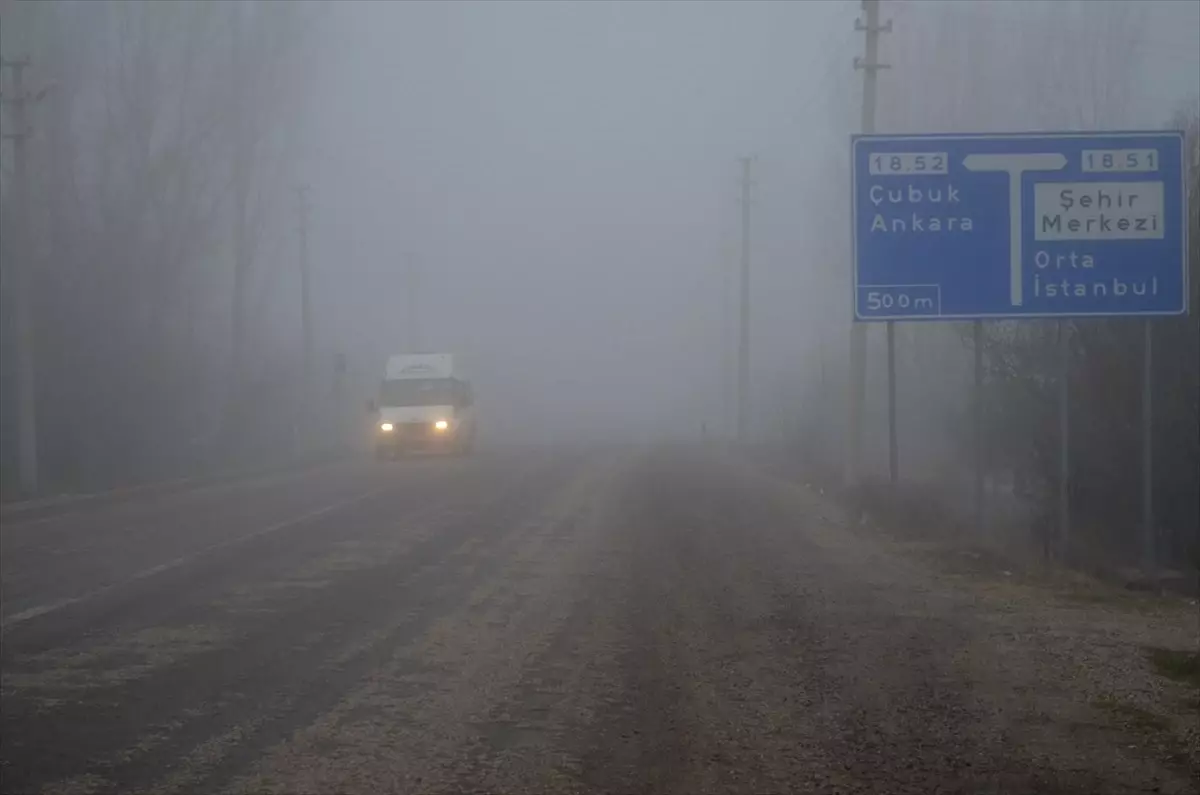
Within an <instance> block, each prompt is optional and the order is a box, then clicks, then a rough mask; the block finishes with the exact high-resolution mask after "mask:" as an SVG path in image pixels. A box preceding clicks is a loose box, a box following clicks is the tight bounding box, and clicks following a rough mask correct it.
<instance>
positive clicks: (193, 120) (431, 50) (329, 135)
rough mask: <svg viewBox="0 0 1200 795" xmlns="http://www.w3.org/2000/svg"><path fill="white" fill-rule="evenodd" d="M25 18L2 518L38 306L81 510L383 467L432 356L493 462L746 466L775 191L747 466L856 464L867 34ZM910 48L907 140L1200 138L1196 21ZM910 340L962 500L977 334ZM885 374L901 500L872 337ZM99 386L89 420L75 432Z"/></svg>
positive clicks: (504, 8) (9, 169) (939, 14)
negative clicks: (209, 473) (549, 455)
mask: <svg viewBox="0 0 1200 795" xmlns="http://www.w3.org/2000/svg"><path fill="white" fill-rule="evenodd" d="M2 8H3V11H2V13H3V14H4V26H3V31H2V36H3V39H2V45H3V51H4V54H5V57H6V58H15V57H18V56H26V55H27V56H28V57H29V58H30V66H29V67H28V68H27V69H26V70H25V73H26V74H25V77H26V85H27V86H31V87H32V88H33V89H36V90H41V91H42V94H43V95H44V96H42V97H41V98H40V99H39V101H38V102H37V103H36V104H32V105H30V110H29V122H30V130H31V132H30V135H29V138H28V157H29V173H30V186H29V190H28V191H27V195H26V196H25V198H26V199H27V201H25V200H22V199H21V196H22V194H21V192H20V189H19V186H18V187H14V182H13V179H12V177H13V176H14V174H15V171H14V169H13V163H14V160H13V158H14V150H13V148H12V147H11V146H8V145H7V144H6V146H5V148H4V155H3V156H4V163H5V171H4V191H3V200H4V223H5V231H6V234H5V235H4V241H3V254H4V257H3V264H4V272H5V274H6V280H5V333H4V334H3V337H4V340H5V342H4V345H5V346H6V347H5V356H4V360H5V364H4V368H3V371H4V390H5V392H4V394H5V401H4V402H5V411H4V423H3V438H4V445H3V447H4V450H5V455H4V471H5V473H6V475H5V482H6V483H8V484H11V483H13V482H14V478H15V475H14V474H13V473H14V472H15V469H16V453H15V447H16V445H15V439H16V435H17V431H16V428H17V419H16V417H17V411H16V408H15V405H16V395H17V387H16V383H17V380H18V378H17V369H18V368H17V366H16V365H15V364H14V363H13V362H14V361H15V356H14V352H15V351H16V342H15V340H16V339H17V336H18V335H17V334H16V333H15V331H16V329H17V327H18V323H17V320H16V316H17V313H16V311H15V307H16V306H18V305H22V306H27V307H31V308H32V309H31V311H32V313H33V321H32V322H33V326H34V328H33V332H32V339H33V350H34V358H35V360H36V364H35V371H36V373H37V388H36V401H35V402H36V405H37V413H38V417H39V421H38V430H37V436H38V442H39V451H40V463H39V468H40V470H41V471H42V473H43V475H44V476H45V477H46V478H47V479H48V480H50V481H52V482H58V483H61V484H72V486H73V487H79V486H81V485H87V484H92V485H95V484H98V483H101V482H108V481H111V480H137V479H144V478H146V477H149V476H151V475H152V474H162V473H163V472H167V471H185V472H186V471H190V470H192V469H195V468H197V467H215V466H219V465H221V464H222V463H223V462H225V463H227V462H228V461H231V460H238V461H241V460H246V459H250V458H271V457H272V456H278V455H291V454H293V453H294V452H295V451H296V449H298V448H303V449H310V448H321V449H325V448H329V449H334V448H339V446H342V445H345V444H348V443H354V444H357V443H359V442H361V441H362V437H363V434H364V433H369V419H368V418H367V416H366V413H365V412H364V404H365V402H366V401H367V400H368V399H369V398H371V397H372V396H373V395H374V393H375V390H376V389H377V386H378V381H379V379H380V376H381V374H382V369H383V365H384V361H385V359H386V357H387V356H388V355H389V354H391V353H400V352H404V351H407V350H412V349H422V350H436V351H451V352H455V353H458V354H462V355H463V356H465V357H466V359H467V361H468V362H469V366H470V372H471V374H472V377H473V380H474V382H475V389H476V394H477V396H478V400H477V405H478V409H479V412H480V417H481V437H482V438H484V439H488V440H490V441H494V442H498V443H500V442H537V443H541V442H555V441H559V442H561V441H595V440H621V441H629V440H651V441H652V440H663V439H698V438H699V437H700V435H701V433H702V430H704V431H707V433H708V434H709V435H710V436H722V435H728V434H729V433H730V431H731V425H732V415H733V406H734V402H735V395H734V389H733V383H734V371H735V370H734V363H735V355H734V354H735V353H736V328H737V325H736V323H737V301H736V298H737V290H736V288H737V267H738V260H739V256H740V235H741V209H742V208H741V204H740V196H741V166H740V162H739V159H740V158H742V157H749V156H753V158H754V160H753V163H752V189H751V195H752V202H751V243H750V261H751V264H750V268H751V273H752V277H751V301H750V304H751V321H750V324H751V356H750V376H751V377H750V393H749V397H748V400H749V417H750V431H751V435H752V436H753V438H754V439H756V440H758V441H769V442H774V443H779V444H786V445H795V446H799V447H802V448H804V449H805V450H806V451H807V453H806V454H809V455H815V456H817V457H819V458H821V459H822V460H823V461H825V462H826V464H828V465H829V466H831V467H836V466H838V465H839V464H838V460H839V458H840V457H841V456H842V453H843V451H844V447H845V433H844V426H845V418H846V414H847V411H846V405H847V401H846V384H847V381H848V372H847V368H846V364H845V362H846V358H847V351H848V348H849V342H848V338H849V333H848V332H849V325H850V323H849V299H848V294H849V289H848V285H849V269H850V262H849V257H850V252H849V234H848V232H849V223H848V218H847V214H848V213H847V208H848V206H849V195H848V184H849V173H848V171H849V160H848V139H849V135H850V134H851V133H853V132H856V131H857V130H858V125H859V103H860V98H861V93H860V85H861V77H862V76H861V73H860V72H857V71H856V70H855V69H854V68H853V59H854V57H855V56H856V55H859V54H861V52H862V44H863V34H862V32H861V31H857V30H856V29H855V20H856V18H858V16H859V15H860V12H861V9H860V7H859V3H856V2H848V1H847V2H794V3H784V2H649V1H647V2H541V1H535V2H335V3H316V2H296V3H253V2H244V3H236V4H235V3H203V2H188V3H184V2H179V3H171V4H158V3H139V2H95V3H91V2H89V3H78V2H66V1H63V2H44V3H21V2H7V3H6V4H5V5H4V6H3V7H2ZM882 13H883V17H884V18H885V19H890V20H891V21H892V22H893V28H892V30H891V32H889V33H887V34H885V35H883V36H882V42H881V49H880V57H881V58H882V59H883V60H884V61H885V62H887V63H888V64H890V66H891V68H890V69H888V70H885V71H883V72H882V73H881V74H880V79H879V108H878V127H879V129H880V131H925V132H928V131H970V130H1002V131H1003V130H1009V131H1011V130H1039V129H1043V130H1044V129H1089V128H1090V129H1096V128H1099V129H1103V128H1114V129H1115V128H1151V129H1158V128H1163V127H1166V126H1170V125H1173V124H1175V123H1176V122H1175V120H1179V122H1178V123H1179V124H1180V125H1182V126H1186V125H1187V124H1188V123H1190V122H1189V121H1188V120H1190V119H1194V117H1195V109H1196V107H1197V103H1198V100H1197V96H1198V95H1200V77H1198V75H1200V56H1198V54H1197V53H1198V47H1197V39H1198V37H1200V4H1198V3H1195V2H1105V3H1086V2H1084V3H1081V2H1032V1H1031V2H1007V1H1006V0H990V1H989V2H976V3H951V2H923V1H920V0H889V1H888V2H884V3H883V12H882ZM238 42H241V44H240V45H239V44H238ZM239 46H240V47H241V49H239ZM5 80H6V86H8V87H9V89H11V87H12V74H11V70H6V77H5ZM7 107H8V106H6V108H7ZM5 117H6V118H5V125H6V126H5V129H6V131H8V130H10V126H9V125H11V123H12V114H11V112H10V111H9V110H7V109H6V111H5ZM302 184H303V185H307V186H308V194H307V195H308V201H309V204H310V207H311V212H310V214H309V216H308V237H309V241H310V258H309V259H310V262H311V270H312V306H313V317H314V325H315V346H316V357H315V360H314V370H313V375H312V378H311V383H309V385H308V387H307V388H306V387H304V385H303V383H304V382H303V381H302V380H300V373H301V372H302V368H301V356H302V348H301V333H300V314H299V306H300V298H299V278H298V267H297V264H298V261H299V258H300V254H299V242H298V241H299V235H298V225H299V223H300V214H299V212H298V208H297V203H296V195H295V189H296V187H297V186H299V185H302ZM22 213H28V215H27V216H23V215H22ZM26 220H27V223H26V222H25V221H26ZM14 230H17V231H14ZM20 230H24V231H26V232H28V234H27V235H20V234H18V232H19V231H20ZM20 261H25V262H27V263H28V265H27V267H28V268H29V270H30V272H32V274H33V276H32V279H33V284H32V286H31V288H30V290H31V291H32V292H31V293H30V294H29V296H27V297H26V298H24V299H21V298H19V297H18V293H17V288H16V287H14V285H16V284H17V283H18V282H17V280H16V276H15V275H13V274H16V273H18V272H19V271H18V269H17V266H16V265H15V264H14V263H16V262H20ZM411 305H415V306H416V307H417V312H416V316H415V317H414V316H413V313H412V312H410V309H409V307H410V306H411ZM997 328H998V329H999V330H998V331H997V332H996V333H997V334H998V335H999V336H997V337H996V339H997V340H1003V339H1007V338H1006V337H1004V334H1006V333H1007V332H1005V331H1004V330H1003V328H1002V327H1000V326H998V327H997ZM1022 328H1025V329H1030V328H1034V326H1024V327H1022ZM898 334H899V348H898V361H899V379H900V384H899V400H900V403H899V406H900V408H899V414H900V417H901V418H902V423H903V430H902V432H901V434H900V436H901V443H902V447H903V459H904V461H905V466H906V467H907V470H906V471H908V472H911V473H913V475H914V476H922V477H925V476H928V477H940V476H941V474H944V473H945V472H946V471H954V470H957V469H961V466H962V462H963V461H964V460H965V459H964V455H966V453H964V444H965V442H964V433H963V428H962V422H963V416H964V415H965V413H966V412H967V410H968V408H967V407H968V406H969V386H970V384H969V378H970V351H969V350H968V349H967V348H966V347H965V346H964V336H963V330H962V329H961V328H958V327H957V326H953V325H950V324H946V325H939V326H936V327H935V326H931V325H923V326H912V325H905V326H901V327H900V329H899V331H898ZM870 340H871V342H870V346H871V348H870V350H871V359H870V362H869V367H868V416H867V430H866V437H865V438H866V440H867V442H866V444H867V447H868V451H867V459H868V465H869V467H870V468H871V469H872V470H873V471H874V472H876V473H878V472H879V471H880V463H881V462H883V463H884V466H886V434H885V433H884V429H885V417H886V404H885V403H884V402H883V399H882V398H883V396H884V395H885V394H886V390H885V388H884V384H883V382H882V380H881V379H882V374H883V372H884V368H883V365H882V358H881V356H882V353H881V348H880V345H881V340H882V334H881V333H879V329H878V328H873V329H871V330H870ZM997 344H1000V343H999V342H998V343H997ZM1005 344H1007V343H1005ZM336 354H344V355H345V356H346V357H347V361H348V373H347V374H345V375H342V374H340V373H338V372H337V370H336V369H335V367H334V364H333V362H334V357H335V355H336ZM1001 358H1002V357H998V358H996V359H995V361H996V362H999V361H1001ZM78 383H87V384H89V385H92V386H91V389H90V397H91V399H89V400H88V401H83V402H82V403H81V402H79V401H74V400H72V399H70V398H69V397H64V396H66V395H69V394H70V391H71V389H73V388H75V386H74V385H77V384H78ZM306 394H307V395H309V398H310V402H311V403H313V404H314V405H310V406H308V408H307V409H305V410H306V411H311V412H313V413H312V414H307V415H305V414H303V413H302V411H301V407H302V404H304V403H305V400H303V399H301V397H299V396H303V395H306ZM1022 411H1024V409H1022ZM1021 416H1022V417H1026V415H1025V414H1022V415H1021ZM1029 416H1032V415H1029ZM1024 421H1025V420H1024V419H1022V420H1021V422H1024ZM1014 422H1015V420H1014ZM998 427H1000V426H998ZM1003 427H1004V428H1005V430H1003V431H997V433H999V434H1000V435H1001V436H1009V437H1011V436H1012V426H1007V425H1006V426H1003ZM1022 427H1025V426H1022ZM1033 427H1034V426H1033V425H1029V426H1028V428H1026V429H1025V430H1023V431H1022V432H1021V433H1023V434H1025V435H1026V436H1030V437H1033V436H1036V435H1037V432H1036V431H1034V430H1032V428H1033ZM298 428H304V429H307V431H308V432H307V433H304V432H299V431H298V430H297V429H298ZM168 429H169V430H168ZM881 445H882V446H881Z"/></svg>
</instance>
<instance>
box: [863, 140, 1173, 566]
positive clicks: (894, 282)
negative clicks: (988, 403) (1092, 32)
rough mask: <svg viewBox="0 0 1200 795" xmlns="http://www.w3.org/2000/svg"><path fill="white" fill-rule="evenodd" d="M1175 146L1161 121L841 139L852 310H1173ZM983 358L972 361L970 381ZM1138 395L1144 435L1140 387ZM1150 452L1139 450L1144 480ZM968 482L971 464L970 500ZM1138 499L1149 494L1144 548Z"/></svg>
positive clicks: (927, 313)
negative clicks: (847, 149) (1137, 128)
mask: <svg viewBox="0 0 1200 795" xmlns="http://www.w3.org/2000/svg"><path fill="white" fill-rule="evenodd" d="M1183 144H1184V136H1183V133H1180V132H1173V131H1171V132H1161V131H1153V132H1111V133H1110V132H1099V133H1049V134H1038V135H1034V134H1024V133H1018V134H997V135H988V134H976V135H856V136H852V138H851V175H852V176H851V181H852V185H851V190H852V199H851V208H852V220H851V223H852V226H853V234H852V244H853V259H854V284H853V295H852V301H853V306H854V318H855V320H856V321H860V322H864V321H865V322H872V321H877V322H890V321H896V320H975V321H979V320H984V319H988V318H1008V319H1016V318H1060V319H1061V318H1078V317H1112V316H1137V317H1142V318H1148V317H1154V316H1169V315H1180V314H1184V313H1186V312H1187V296H1188V274H1187V246H1186V237H1187V227H1186V223H1185V212H1186V203H1187V198H1186V193H1185V186H1184V181H1183V163H1184V156H1183ZM1064 325H1065V324H1062V325H1060V330H1059V344H1060V346H1062V347H1061V350H1060V364H1061V366H1062V368H1063V370H1062V375H1063V378H1062V380H1061V384H1060V388H1061V390H1065V389H1066V388H1067V383H1066V365H1067V363H1068V361H1067V358H1066V357H1067V352H1068V348H1067V345H1068V337H1067V331H1068V329H1067V328H1064V327H1063V326H1064ZM980 337H981V334H980V333H979V330H978V327H977V329H976V339H977V343H978V341H979V339H980ZM1148 339H1149V338H1148V337H1147V340H1148ZM977 349H978V345H977ZM980 355H981V354H979V353H978V350H977V353H976V356H977V357H978V356H980ZM1146 361H1147V367H1149V342H1147V359H1146ZM981 369H982V364H981V362H980V360H979V359H978V358H977V361H976V372H977V375H976V388H977V389H978V388H979V382H980V380H981ZM1147 378H1148V375H1147ZM1146 389H1147V390H1148V389H1149V386H1148V384H1147V386H1146ZM1066 397H1067V395H1066V393H1065V392H1060V398H1061V400H1062V401H1063V402H1062V405H1060V424H1062V425H1063V434H1064V435H1063V439H1062V445H1063V468H1064V472H1063V474H1064V482H1063V483H1062V487H1063V489H1065V488H1066V482H1065V471H1066V469H1067V467H1066V462H1067V458H1066V456H1067V453H1068V452H1069V450H1068V449H1067V446H1066V445H1067V438H1066V428H1065V424H1066V420H1067V419H1068V418H1069V417H1068V413H1067V412H1068V410H1069V407H1068V406H1067V405H1066V402H1065V401H1066ZM1143 406H1144V408H1143V413H1144V417H1143V422H1144V424H1147V428H1146V433H1147V445H1149V441H1148V439H1149V436H1148V434H1149V428H1148V423H1149V407H1150V401H1149V397H1148V393H1147V396H1145V399H1144V401H1143ZM979 421H980V420H979V415H978V414H977V416H976V422H977V423H978V422H979ZM977 433H978V434H979V437H980V439H982V432H981V431H979V430H977ZM979 443H980V444H981V442H979ZM893 447H894V445H893ZM1149 456H1150V449H1149V447H1148V446H1147V449H1146V451H1145V458H1146V462H1145V469H1146V473H1147V474H1145V475H1144V478H1146V479H1147V480H1148V478H1149V475H1148V473H1149ZM976 457H977V464H976V465H977V467H979V466H982V454H981V453H980V452H978V451H977V453H976ZM893 470H894V464H893ZM981 481H982V474H981V473H978V472H977V474H976V482H977V485H976V492H977V495H976V503H977V511H978V510H981V509H980V508H978V505H979V504H981V502H982V487H981V486H980V485H978V484H979V483H980V482H981ZM1144 487H1145V488H1146V489H1148V488H1149V486H1148V484H1144ZM1060 502H1062V504H1063V505H1065V491H1064V493H1063V495H1060ZM1149 506H1150V503H1149V498H1148V496H1147V498H1146V508H1145V513H1146V516H1144V517H1143V519H1144V523H1145V524H1146V525H1147V529H1146V531H1145V532H1146V533H1147V539H1149V540H1147V542H1146V543H1147V544H1150V543H1151V541H1152V539H1150V536H1149V534H1150V533H1151V529H1150V528H1149V524H1150V522H1151V519H1152V517H1151V515H1150V507H1149ZM1060 513H1062V514H1063V515H1062V516H1060V522H1061V534H1060V535H1061V538H1064V539H1065V537H1066V535H1067V533H1068V521H1069V519H1068V517H1067V516H1066V515H1065V514H1066V513H1067V511H1066V510H1065V508H1062V509H1061V510H1060ZM1147 554H1151V553H1147Z"/></svg>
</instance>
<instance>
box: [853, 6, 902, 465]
mask: <svg viewBox="0 0 1200 795" xmlns="http://www.w3.org/2000/svg"><path fill="white" fill-rule="evenodd" d="M862 8H863V11H864V12H865V14H866V18H867V20H866V23H865V24H864V23H863V21H862V20H861V19H858V20H855V22H854V29H855V30H861V31H864V32H865V33H866V47H865V49H864V57H862V58H855V59H854V68H855V69H861V70H862V73H863V92H862V132H863V133H864V134H870V133H873V132H875V85H876V77H877V73H878V72H879V70H880V69H886V68H887V65H886V64H881V63H879V34H880V33H890V32H891V30H892V23H891V22H890V21H889V22H888V23H887V25H885V26H883V27H880V25H879V0H862ZM888 328H889V330H890V329H891V324H890V323H889V324H888ZM866 385H867V327H866V325H865V324H863V323H858V322H855V321H854V320H853V319H851V326H850V400H849V404H850V405H849V408H850V434H849V447H850V449H849V450H847V451H846V482H847V485H850V486H854V485H857V484H858V481H859V478H860V477H861V475H862V423H863V404H864V402H865V392H866Z"/></svg>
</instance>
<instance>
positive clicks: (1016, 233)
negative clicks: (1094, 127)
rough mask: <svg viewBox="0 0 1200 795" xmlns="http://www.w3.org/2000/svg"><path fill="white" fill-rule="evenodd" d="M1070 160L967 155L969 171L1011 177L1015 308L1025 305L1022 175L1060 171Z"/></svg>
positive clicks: (1010, 242)
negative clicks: (994, 173) (988, 172)
mask: <svg viewBox="0 0 1200 795" xmlns="http://www.w3.org/2000/svg"><path fill="white" fill-rule="evenodd" d="M1066 165H1067V158H1066V156H1064V155H1060V154H1058V153H1049V152H1045V153H1033V154H1025V155H1018V154H1010V155H967V156H966V157H965V158H963V167H965V168H966V169H967V171H1004V172H1006V173H1007V174H1008V216H1009V217H1008V252H1009V254H1008V255H1009V272H1008V291H1009V297H1010V298H1011V300H1012V305H1013V306H1020V305H1021V304H1023V303H1024V302H1025V297H1024V294H1023V291H1022V285H1021V265H1022V261H1021V260H1022V252H1021V175H1022V174H1024V173H1025V172H1026V171H1059V170H1061V169H1062V168H1063V167H1064V166H1066Z"/></svg>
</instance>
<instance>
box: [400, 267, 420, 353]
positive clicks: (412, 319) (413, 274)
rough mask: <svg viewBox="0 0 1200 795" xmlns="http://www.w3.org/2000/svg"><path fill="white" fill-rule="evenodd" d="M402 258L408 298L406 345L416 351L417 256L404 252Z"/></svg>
mask: <svg viewBox="0 0 1200 795" xmlns="http://www.w3.org/2000/svg"><path fill="white" fill-rule="evenodd" d="M404 260H405V262H404V268H405V271H404V280H405V284H404V292H405V296H406V297H407V299H408V301H407V303H408V318H407V321H408V323H407V325H408V335H407V336H408V347H409V350H410V351H411V352H413V353H416V352H417V351H420V350H421V318H420V316H419V315H418V314H417V312H418V308H419V306H420V304H419V302H418V301H417V289H418V287H419V286H420V285H419V280H420V274H419V272H418V269H417V258H416V257H415V256H414V255H413V254H411V253H409V254H406V255H405V257H404Z"/></svg>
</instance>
